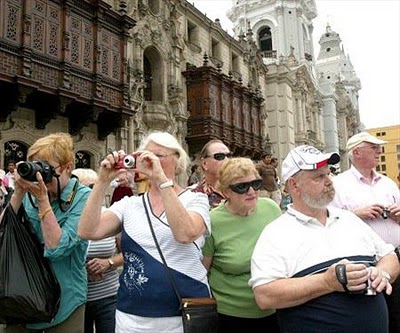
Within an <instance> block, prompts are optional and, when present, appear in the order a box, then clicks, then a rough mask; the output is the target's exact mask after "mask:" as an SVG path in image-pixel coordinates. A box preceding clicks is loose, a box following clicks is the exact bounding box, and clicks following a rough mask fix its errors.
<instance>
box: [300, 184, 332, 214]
mask: <svg viewBox="0 0 400 333" xmlns="http://www.w3.org/2000/svg"><path fill="white" fill-rule="evenodd" d="M334 197H335V190H334V189H333V188H332V190H330V191H327V192H324V193H323V194H321V196H319V197H317V198H312V197H310V196H309V195H308V194H307V193H301V199H302V200H303V201H304V203H305V204H306V205H307V206H309V207H312V208H317V209H320V208H326V206H328V205H329V203H331V202H332V200H333V198H334Z"/></svg>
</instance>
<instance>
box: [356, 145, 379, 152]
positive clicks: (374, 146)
mask: <svg viewBox="0 0 400 333" xmlns="http://www.w3.org/2000/svg"><path fill="white" fill-rule="evenodd" d="M357 148H369V149H372V150H373V151H376V152H378V151H382V147H381V146H379V145H372V146H359V147H357Z"/></svg>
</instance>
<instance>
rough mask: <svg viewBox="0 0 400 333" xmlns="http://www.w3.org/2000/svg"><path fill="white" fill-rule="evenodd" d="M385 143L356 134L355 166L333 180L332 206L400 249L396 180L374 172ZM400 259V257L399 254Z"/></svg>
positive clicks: (391, 302)
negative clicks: (353, 216) (364, 224)
mask: <svg viewBox="0 0 400 333" xmlns="http://www.w3.org/2000/svg"><path fill="white" fill-rule="evenodd" d="M385 143H386V141H383V140H380V139H378V138H376V137H374V136H372V135H371V134H369V133H367V132H361V133H358V134H356V135H353V136H352V137H351V138H349V139H348V141H347V146H346V150H347V152H348V157H349V159H350V161H351V163H352V166H351V168H350V169H349V170H347V171H345V172H343V173H341V174H339V175H338V176H336V177H335V178H334V179H333V183H334V186H335V190H336V195H335V199H334V201H333V202H332V204H333V205H334V206H336V207H339V208H342V209H347V210H350V211H352V212H353V213H354V214H356V215H357V216H358V217H359V218H361V219H362V220H363V221H364V222H365V223H366V224H368V225H369V226H370V227H371V228H372V229H374V230H375V232H376V233H377V234H378V235H379V236H381V237H382V239H383V240H384V241H386V242H387V243H390V244H392V245H393V246H394V247H399V246H400V225H399V223H400V192H399V189H398V187H397V185H396V183H395V182H394V181H392V180H391V179H390V178H388V177H386V176H384V175H382V174H379V173H377V172H376V171H375V168H376V167H377V166H378V164H379V161H380V155H381V153H382V151H383V148H382V146H383V145H384V144H385ZM399 258H400V255H399ZM386 301H387V304H388V309H389V328H390V329H389V331H390V332H391V333H398V332H400V279H397V280H396V281H395V282H394V283H393V292H392V294H391V295H390V296H386Z"/></svg>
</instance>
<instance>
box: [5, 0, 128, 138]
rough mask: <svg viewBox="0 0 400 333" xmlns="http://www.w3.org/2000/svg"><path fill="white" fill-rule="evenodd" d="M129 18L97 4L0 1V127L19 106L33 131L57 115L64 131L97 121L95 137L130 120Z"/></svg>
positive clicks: (88, 0)
mask: <svg viewBox="0 0 400 333" xmlns="http://www.w3.org/2000/svg"><path fill="white" fill-rule="evenodd" d="M134 24H135V22H134V20H133V19H131V18H129V17H128V16H126V14H125V13H124V11H123V10H122V11H121V14H120V13H118V12H116V11H113V10H112V9H111V7H110V6H109V5H108V4H106V3H105V2H103V1H100V0H29V1H24V0H0V89H1V90H2V91H3V92H6V93H7V94H8V95H7V98H6V100H5V101H4V100H3V103H2V106H0V107H1V116H0V121H5V119H6V118H7V117H8V115H9V114H11V112H12V111H13V110H15V109H17V108H18V107H19V106H24V107H28V108H31V109H34V110H35V119H36V124H35V125H36V127H37V128H44V127H45V126H46V124H47V123H48V122H49V121H50V120H51V119H52V118H56V117H57V116H59V115H62V116H64V117H68V118H69V120H70V121H69V124H70V132H71V133H72V134H75V133H77V132H79V131H80V130H81V129H82V127H83V126H85V125H87V123H88V122H96V123H97V125H98V135H99V138H105V136H107V135H108V134H109V133H110V132H111V131H114V130H115V129H116V128H117V127H118V126H119V123H120V122H121V121H122V120H123V118H126V117H129V116H130V115H132V114H133V111H132V108H131V107H130V105H129V104H130V103H129V99H128V95H129V94H128V89H129V87H128V81H127V73H126V67H127V66H126V56H127V55H126V45H127V38H128V32H129V29H130V28H132V27H133V26H134Z"/></svg>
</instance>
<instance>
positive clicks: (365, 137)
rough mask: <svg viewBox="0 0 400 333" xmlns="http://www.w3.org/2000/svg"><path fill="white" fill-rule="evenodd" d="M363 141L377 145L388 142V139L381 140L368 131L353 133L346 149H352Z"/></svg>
mask: <svg viewBox="0 0 400 333" xmlns="http://www.w3.org/2000/svg"><path fill="white" fill-rule="evenodd" d="M363 142H369V143H373V144H375V145H384V144H385V143H387V141H383V140H380V139H378V138H376V137H374V136H373V135H371V134H369V133H368V132H361V133H358V134H355V135H353V136H352V137H351V138H350V139H348V140H347V145H346V150H347V151H350V150H352V149H353V148H354V147H357V146H358V145H359V144H361V143H363Z"/></svg>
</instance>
